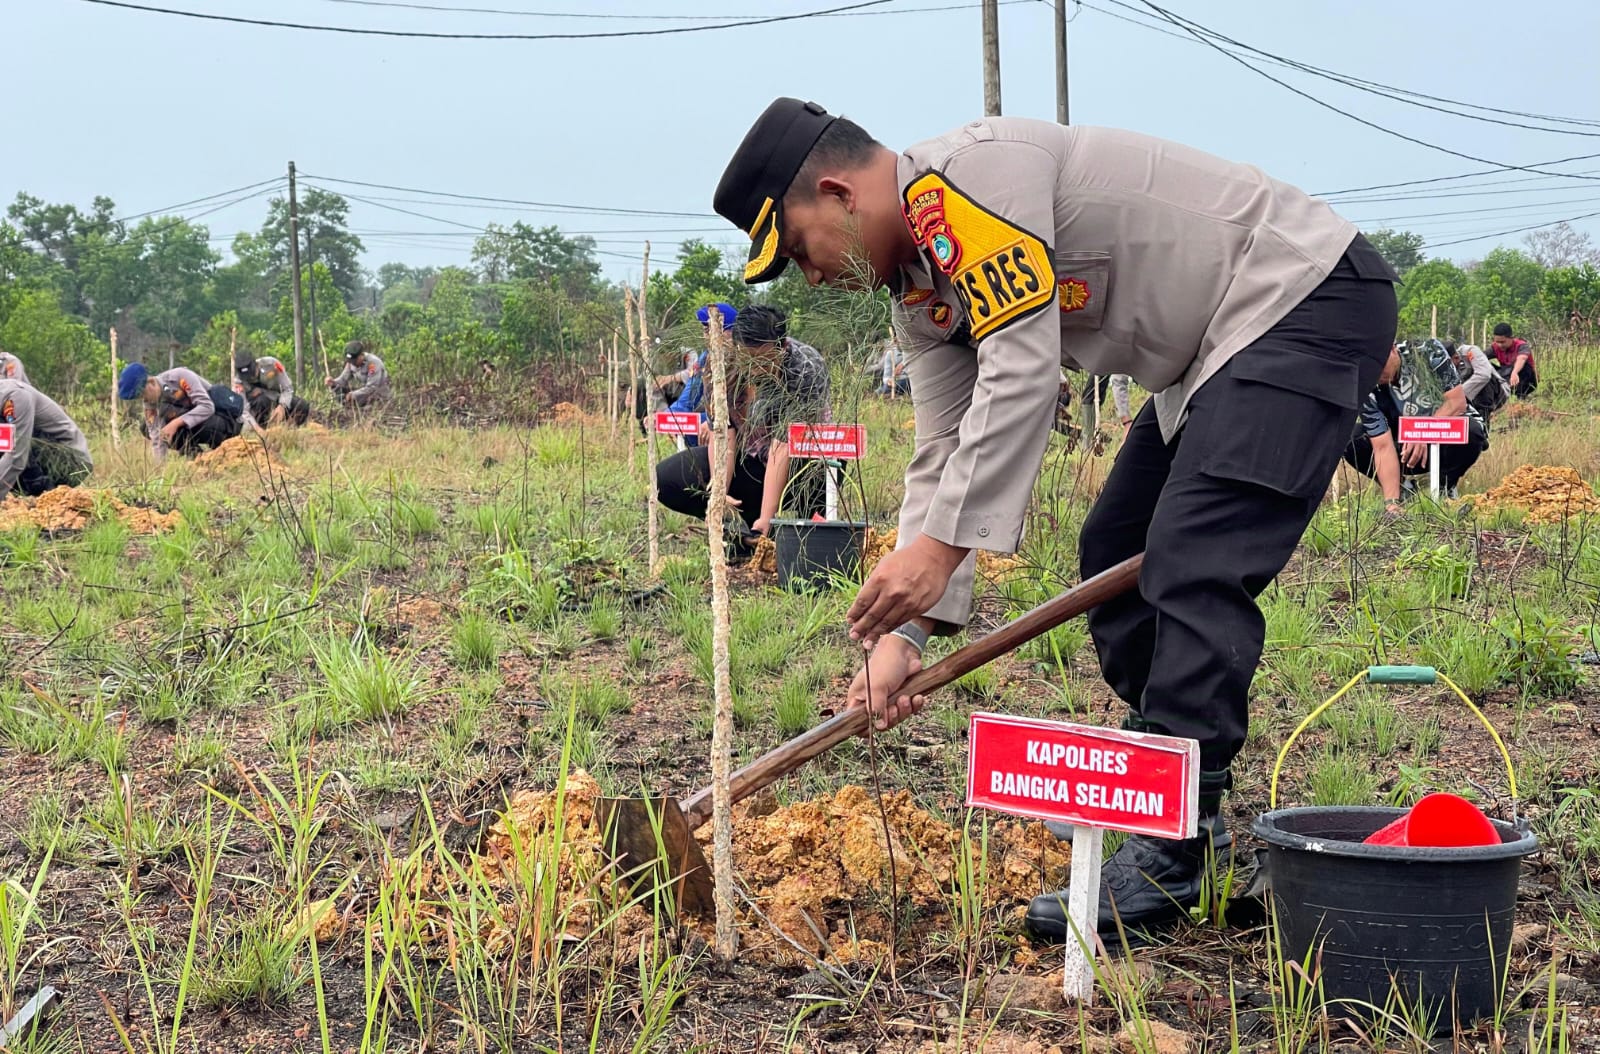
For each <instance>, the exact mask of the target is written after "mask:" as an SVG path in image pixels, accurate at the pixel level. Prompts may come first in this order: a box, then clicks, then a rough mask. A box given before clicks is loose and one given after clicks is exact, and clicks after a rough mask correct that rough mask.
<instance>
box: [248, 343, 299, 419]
mask: <svg viewBox="0 0 1600 1054" xmlns="http://www.w3.org/2000/svg"><path fill="white" fill-rule="evenodd" d="M250 387H251V388H260V389H262V390H263V391H265V392H267V393H268V394H270V395H271V396H272V397H273V398H274V399H275V400H276V401H277V403H278V405H279V406H281V407H283V408H284V409H285V410H287V409H289V407H290V406H292V405H293V404H294V381H293V379H291V378H290V376H289V371H288V370H287V369H285V368H284V365H283V363H281V362H279V361H278V360H277V359H275V358H273V357H272V356H271V355H261V356H258V357H257V358H256V379H255V380H254V381H252V382H251V383H250Z"/></svg>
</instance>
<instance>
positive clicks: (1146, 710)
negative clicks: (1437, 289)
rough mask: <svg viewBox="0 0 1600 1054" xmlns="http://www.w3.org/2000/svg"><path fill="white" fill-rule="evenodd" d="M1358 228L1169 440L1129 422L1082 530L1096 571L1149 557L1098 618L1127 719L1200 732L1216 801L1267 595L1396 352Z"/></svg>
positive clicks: (1391, 313) (1193, 404) (1382, 277)
mask: <svg viewBox="0 0 1600 1054" xmlns="http://www.w3.org/2000/svg"><path fill="white" fill-rule="evenodd" d="M1374 257H1376V253H1375V252H1373V250H1372V249H1371V247H1370V246H1369V245H1367V244H1366V242H1365V239H1363V238H1360V237H1359V236H1358V237H1357V239H1356V242H1355V243H1354V244H1353V245H1352V246H1351V249H1350V251H1349V252H1347V254H1346V256H1345V258H1344V259H1343V260H1341V261H1340V263H1339V265H1338V266H1337V267H1336V268H1335V269H1334V271H1333V273H1332V274H1330V275H1329V276H1328V278H1327V279H1326V280H1325V281H1324V282H1323V283H1322V284H1321V285H1320V286H1318V287H1317V288H1316V289H1315V290H1314V291H1313V292H1312V293H1311V295H1310V296H1308V297H1307V298H1306V299H1305V300H1304V301H1302V302H1301V303H1300V304H1299V305H1298V306H1296V307H1295V308H1294V309H1293V310H1291V311H1290V312H1289V314H1288V315H1287V316H1285V317H1284V318H1283V319H1282V320H1281V321H1280V322H1278V324H1277V325H1275V326H1273V327H1272V328H1271V329H1270V330H1268V331H1267V333H1266V334H1264V335H1263V336H1262V337H1261V338H1260V339H1259V340H1257V341H1255V342H1254V343H1252V344H1250V345H1249V346H1247V347H1246V348H1244V350H1242V351H1240V352H1239V353H1238V354H1237V355H1235V356H1234V357H1233V358H1232V359H1231V360H1230V361H1229V362H1228V363H1227V364H1226V365H1225V366H1223V367H1222V369H1221V370H1219V371H1218V372H1217V374H1216V375H1215V376H1213V377H1212V378H1211V379H1209V380H1208V381H1206V383H1205V384H1204V385H1203V386H1202V387H1201V388H1200V390H1199V391H1197V392H1196V393H1195V394H1194V397H1193V398H1192V399H1191V401H1190V404H1189V416H1188V419H1187V423H1186V424H1185V426H1184V427H1183V429H1182V430H1181V431H1180V432H1179V434H1178V435H1177V436H1176V437H1175V438H1174V439H1173V441H1172V442H1171V443H1167V442H1164V441H1163V440H1162V437H1161V431H1160V429H1159V427H1158V426H1157V423H1156V413H1155V405H1154V402H1153V401H1152V402H1150V403H1147V404H1146V405H1145V406H1144V408H1143V409H1142V410H1141V411H1140V413H1139V415H1138V417H1137V418H1136V419H1135V420H1134V423H1133V426H1132V428H1131V429H1130V431H1129V433H1128V437H1127V441H1126V443H1125V444H1124V446H1123V448H1122V451H1121V453H1120V454H1118V456H1117V460H1116V463H1115V464H1114V465H1113V466H1112V469H1111V472H1110V474H1109V476H1108V477H1107V479H1106V485H1105V488H1104V490H1102V491H1101V494H1100V497H1099V500H1097V501H1096V502H1095V505H1094V508H1093V509H1092V510H1091V511H1090V513H1089V517H1088V519H1087V520H1086V521H1085V523H1084V526H1083V533H1082V536H1081V539H1080V561H1081V570H1082V573H1083V576H1084V577H1085V578H1087V577H1089V576H1090V575H1093V574H1097V573H1099V572H1100V571H1103V570H1105V569H1106V568H1108V567H1110V566H1112V565H1113V564H1115V563H1118V562H1120V561H1121V560H1124V559H1126V558H1128V557H1130V556H1133V555H1134V554H1136V553H1139V552H1141V551H1142V552H1144V554H1145V562H1144V569H1143V571H1142V572H1141V574H1140V576H1139V590H1138V592H1136V593H1126V594H1124V595H1123V596H1121V597H1119V598H1117V599H1116V600H1112V601H1108V602H1107V603H1105V604H1102V605H1101V606H1100V607H1098V608H1096V609H1094V610H1093V611H1091V612H1090V613H1089V632H1090V635H1091V636H1092V637H1093V638H1094V643H1095V650H1096V651H1097V652H1098V654H1099V657H1100V669H1101V672H1102V673H1103V674H1104V676H1105V679H1106V683H1107V684H1109V685H1110V686H1111V688H1112V689H1113V690H1114V691H1115V692H1116V693H1117V695H1119V696H1120V697H1121V698H1122V699H1123V700H1124V701H1125V702H1126V703H1127V704H1128V707H1129V709H1130V711H1131V713H1130V717H1129V726H1130V727H1133V728H1140V729H1146V730H1149V731H1155V732H1162V733H1166V734H1168V735H1174V736H1182V737H1186V738H1190V739H1195V740H1197V741H1199V744H1200V764H1201V768H1202V770H1203V771H1204V773H1205V774H1204V775H1203V776H1202V779H1201V793H1202V802H1203V804H1206V805H1207V806H1208V807H1212V808H1214V807H1215V805H1214V803H1215V801H1216V798H1214V797H1211V795H1217V796H1220V792H1221V791H1222V790H1223V789H1225V788H1226V786H1227V785H1228V776H1227V770H1228V766H1229V764H1230V763H1231V762H1232V760H1233V758H1234V756H1235V755H1236V754H1238V752H1239V750H1240V748H1242V747H1243V746H1244V741H1245V735H1246V731H1247V729H1248V723H1249V691H1250V681H1251V678H1252V677H1253V676H1254V674H1255V670H1256V665H1257V664H1258V663H1259V662H1260V660H1261V649H1262V646H1263V643H1264V639H1265V634H1266V622H1265V620H1264V619H1263V618H1262V615H1261V612H1260V610H1259V609H1258V608H1257V607H1256V603H1255V598H1256V597H1257V596H1259V595H1260V593H1261V591H1262V590H1264V589H1265V588H1266V587H1267V585H1268V584H1269V583H1271V581H1272V580H1273V578H1274V577H1275V576H1276V575H1277V574H1278V572H1279V571H1281V570H1283V567H1284V565H1285V564H1286V563H1288V561H1289V557H1290V555H1291V554H1292V553H1293V552H1294V548H1295V545H1296V544H1297V543H1298V542H1299V540H1300V535H1301V534H1302V533H1303V532H1304V531H1305V528H1306V524H1307V523H1309V522H1310V520H1311V516H1312V514H1313V513H1314V512H1315V511H1316V508H1317V505H1318V503H1319V502H1320V501H1321V500H1322V496H1323V493H1324V492H1325V491H1326V489H1327V486H1328V481H1329V480H1330V479H1331V478H1332V476H1333V470H1334V468H1335V467H1337V465H1338V463H1339V455H1340V452H1341V451H1343V450H1344V447H1345V444H1346V443H1347V442H1348V441H1349V438H1350V428H1351V422H1352V421H1353V420H1354V419H1355V415H1356V407H1357V405H1358V404H1359V402H1360V400H1361V398H1362V396H1364V395H1365V394H1366V393H1367V392H1369V391H1371V390H1372V387H1373V386H1374V385H1375V384H1376V383H1377V381H1378V374H1379V372H1380V371H1381V370H1382V368H1383V365H1384V362H1385V361H1386V360H1387V358H1388V355H1389V347H1390V344H1391V343H1392V342H1393V340H1394V330H1395V324H1396V320H1397V319H1396V311H1395V294H1394V286H1393V285H1392V283H1391V282H1390V281H1389V278H1388V272H1387V271H1386V268H1385V266H1384V265H1383V264H1382V262H1381V260H1379V259H1374Z"/></svg>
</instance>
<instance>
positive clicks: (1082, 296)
mask: <svg viewBox="0 0 1600 1054" xmlns="http://www.w3.org/2000/svg"><path fill="white" fill-rule="evenodd" d="M1056 298H1057V299H1058V300H1059V301H1060V302H1061V311H1062V313H1063V314H1066V313H1069V312H1073V311H1082V310H1083V309H1084V308H1086V307H1088V306H1089V284H1088V283H1087V282H1085V281H1084V280H1083V279H1081V278H1063V279H1062V280H1061V281H1060V282H1057V283H1056Z"/></svg>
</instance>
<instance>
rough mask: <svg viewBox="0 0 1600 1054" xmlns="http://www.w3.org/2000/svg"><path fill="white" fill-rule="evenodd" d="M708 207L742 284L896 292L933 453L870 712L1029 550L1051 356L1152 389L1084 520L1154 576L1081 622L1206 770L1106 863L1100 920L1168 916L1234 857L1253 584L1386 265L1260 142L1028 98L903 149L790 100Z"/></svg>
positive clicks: (869, 615)
mask: <svg viewBox="0 0 1600 1054" xmlns="http://www.w3.org/2000/svg"><path fill="white" fill-rule="evenodd" d="M714 205H715V208H716V210H717V212H719V213H720V214H721V215H723V216H724V217H726V218H727V219H729V220H731V221H732V222H733V223H735V224H737V225H738V226H739V227H741V228H742V229H744V230H745V231H746V232H747V233H748V234H749V235H750V237H751V241H752V245H751V250H750V259H749V263H748V265H747V266H746V268H745V280H746V281H747V282H766V281H770V280H771V279H773V278H775V277H777V275H778V274H779V272H781V271H782V270H783V268H784V266H785V263H786V262H787V261H788V260H793V261H794V262H795V263H797V264H798V265H799V266H800V268H801V270H802V271H804V272H805V276H806V278H807V280H808V281H810V282H811V283H813V284H816V283H819V282H826V283H831V284H843V285H854V286H863V287H872V286H879V287H882V286H887V287H888V289H889V290H890V293H891V294H892V297H893V300H894V305H895V321H896V326H897V329H898V330H899V331H900V334H901V340H902V346H903V347H904V348H905V351H906V358H907V361H908V364H909V365H908V372H909V373H910V375H911V393H912V401H913V403H914V407H915V414H916V425H917V429H916V442H917V448H916V453H915V455H914V456H913V458H912V461H911V464H910V466H909V468H908V469H907V471H906V480H905V488H906V493H905V500H904V502H903V504H902V505H901V509H900V532H899V533H900V548H899V549H898V550H897V551H896V552H894V553H891V554H889V555H888V556H886V557H884V558H883V559H882V560H881V561H879V563H878V564H877V566H876V567H875V568H874V570H873V572H872V574H871V576H870V577H869V578H868V579H867V581H866V582H865V583H864V584H863V586H862V588H861V591H860V593H859V594H858V596H857V599H856V601H855V603H854V604H853V605H852V607H851V609H850V611H849V613H848V617H849V619H850V622H851V634H852V636H853V637H855V638H856V639H858V640H861V641H863V642H864V643H867V644H870V645H872V646H873V647H872V653H871V656H870V658H869V659H868V664H867V665H868V668H867V669H866V670H863V671H862V672H861V674H858V676H857V677H856V681H855V683H854V684H853V685H852V686H851V689H850V702H851V704H852V705H856V706H866V707H869V708H870V710H871V711H872V713H873V715H874V717H875V721H876V724H877V727H879V728H887V727H889V726H890V725H893V724H895V723H897V722H899V721H901V720H903V719H904V718H906V717H907V716H909V715H910V714H912V713H914V712H915V711H916V710H918V709H919V708H920V707H921V706H922V705H924V703H925V702H926V700H925V699H922V698H920V697H918V698H906V697H904V696H902V695H901V694H900V692H899V687H900V685H902V684H904V683H905V681H906V679H907V677H909V676H910V675H911V674H912V673H913V672H914V671H916V670H917V669H919V668H920V652H921V649H922V645H923V642H924V641H925V640H926V638H927V635H928V634H929V633H930V632H939V633H954V632H957V631H958V630H959V628H960V627H961V626H962V625H963V624H965V623H966V621H967V619H968V616H969V615H970V614H971V610H972V576H973V566H974V554H975V551H976V550H978V549H987V550H995V551H999V552H1014V551H1015V550H1016V548H1017V545H1018V543H1019V541H1020V539H1021V533H1022V527H1023V523H1024V519H1025V516H1026V513H1027V509H1028V504H1029V500H1030V498H1031V496H1032V493H1033V487H1034V483H1035V481H1036V480H1037V479H1038V476H1039V470H1040V465H1041V462H1042V459H1043V455H1044V450H1045V447H1046V445H1047V443H1048V440H1049V435H1050V431H1051V424H1052V421H1053V420H1054V417H1055V407H1056V399H1057V395H1058V392H1059V387H1060V369H1061V367H1062V366H1064V365H1065V366H1070V367H1073V368H1076V369H1081V370H1084V371H1087V372H1090V373H1094V374H1112V373H1126V374H1130V375H1131V376H1132V378H1133V380H1135V381H1136V382H1138V383H1139V385H1140V386H1141V387H1143V388H1145V389H1147V390H1148V391H1150V392H1153V393H1155V394H1154V397H1153V398H1152V399H1150V400H1149V401H1148V402H1147V403H1146V405H1145V406H1144V407H1143V408H1142V409H1141V411H1140V413H1139V415H1138V417H1137V418H1136V419H1135V420H1134V422H1133V425H1132V427H1131V429H1130V430H1129V432H1128V435H1127V438H1126V441H1125V444H1124V446H1123V448H1122V451H1121V453H1120V454H1119V455H1118V457H1117V459H1116V462H1115V464H1114V465H1113V467H1112V469H1111V472H1110V474H1109V476H1108V478H1107V480H1106V483H1105V488H1104V489H1103V490H1102V492H1101V494H1100V496H1099V498H1098V499H1097V500H1096V502H1095V506H1094V509H1093V511H1092V512H1091V513H1090V514H1089V518H1088V520H1087V522H1085V524H1084V526H1083V530H1082V533H1081V536H1080V539H1079V546H1080V564H1081V566H1080V571H1081V573H1082V574H1083V576H1084V577H1088V576H1090V575H1093V574H1096V573H1098V572H1100V571H1103V570H1105V569H1107V568H1108V567H1111V566H1112V565H1113V564H1115V563H1117V562H1119V561H1121V560H1123V559H1125V558H1127V557H1131V556H1133V555H1135V554H1137V553H1139V552H1144V553H1145V563H1144V570H1143V573H1142V575H1141V578H1140V583H1139V591H1138V592H1137V593H1135V594H1131V595H1125V596H1123V597H1121V598H1119V599H1116V600H1113V601H1109V602H1107V603H1105V604H1103V605H1101V606H1100V607H1099V608H1097V609H1096V610H1095V611H1093V612H1091V613H1090V616H1089V628H1090V632H1091V634H1092V635H1093V638H1094V642H1095V647H1096V650H1097V652H1098V654H1099V657H1100V665H1101V670H1102V671H1103V673H1104V675H1105V678H1106V680H1107V682H1108V683H1109V684H1110V685H1111V687H1112V688H1113V689H1114V690H1115V691H1116V692H1117V694H1118V695H1119V696H1121V697H1122V699H1123V700H1125V701H1126V702H1127V704H1128V707H1129V709H1130V711H1131V716H1130V718H1129V720H1128V725H1129V727H1132V728H1138V729H1148V730H1150V731H1155V732H1163V733H1166V734H1168V735H1174V736H1183V737H1187V738H1192V739H1195V740H1197V741H1198V742H1199V744H1200V761H1201V768H1202V770H1203V771H1202V773H1201V776H1200V806H1201V814H1202V816H1203V817H1204V819H1203V820H1202V823H1201V833H1200V835H1199V836H1198V837H1196V838H1193V839H1188V840H1180V841H1167V840H1162V839H1155V838H1145V837H1139V836H1135V837H1132V838H1129V839H1128V840H1127V841H1126V842H1124V843H1123V845H1122V846H1121V847H1120V848H1119V849H1118V850H1117V852H1116V853H1115V854H1114V855H1113V856H1112V857H1111V858H1109V859H1108V860H1107V861H1106V862H1105V866H1104V870H1103V872H1102V887H1101V889H1100V890H1099V896H1100V920H1101V927H1102V935H1103V936H1105V937H1106V939H1107V940H1108V941H1109V940H1112V939H1115V934H1116V932H1117V929H1116V927H1117V925H1118V920H1119V919H1120V921H1121V923H1122V924H1123V925H1124V926H1127V927H1129V928H1137V927H1142V926H1148V925H1150V924H1153V923H1155V922H1158V921H1162V920H1166V919H1170V918H1173V917H1181V916H1182V915H1183V914H1184V913H1185V911H1186V909H1187V908H1188V907H1189V906H1191V905H1193V904H1196V903H1198V901H1199V899H1200V891H1201V881H1202V874H1203V872H1204V870H1205V865H1206V857H1207V854H1208V852H1210V851H1212V850H1215V852H1216V854H1217V856H1218V858H1219V860H1220V862H1221V866H1223V867H1225V866H1226V863H1227V858H1228V855H1229V854H1230V853H1231V840H1230V838H1229V835H1228V834H1227V831H1226V828H1225V826H1224V824H1223V820H1222V796H1223V792H1224V791H1225V790H1226V789H1227V788H1228V787H1229V785H1230V769H1229V766H1230V764H1231V763H1232V761H1233V758H1234V756H1235V755H1236V754H1237V753H1238V752H1239V750H1240V748H1241V747H1242V746H1243V745H1244V741H1245V733H1246V727H1247V722H1248V699H1249V690H1250V682H1251V678H1252V676H1253V675H1254V673H1255V669H1256V665H1257V663H1258V661H1259V660H1260V657H1261V649H1262V644H1263V636H1264V621H1263V619H1262V615H1261V612H1260V611H1259V610H1258V609H1257V607H1256V604H1255V598H1256V596H1257V595H1258V594H1259V593H1260V592H1261V591H1262V590H1263V589H1265V588H1266V587H1267V585H1268V583H1270V582H1271V581H1272V579H1273V577H1274V576H1275V575H1277V574H1278V572H1279V571H1281V570H1282V569H1283V566H1284V564H1285V563H1286V562H1287V561H1288V559H1289V556H1290V554H1291V553H1292V552H1293V551H1294V548H1295V545H1296V544H1297V543H1298V541H1299V539H1300V535H1301V533H1302V532H1303V531H1304V530H1305V527H1306V524H1307V523H1308V522H1309V521H1310V519H1311V516H1312V514H1313V513H1314V512H1315V510H1316V508H1317V505H1318V502H1319V501H1320V500H1321V498H1322V495H1323V492H1324V490H1325V489H1326V488H1327V485H1328V481H1329V479H1330V478H1331V477H1332V475H1333V470H1334V468H1335V466H1336V465H1337V464H1338V461H1339V455H1340V452H1341V451H1343V449H1344V447H1345V444H1346V442H1347V441H1348V440H1349V437H1350V422H1351V420H1352V418H1353V417H1354V416H1355V412H1356V408H1357V406H1358V404H1359V403H1360V401H1361V398H1362V397H1363V396H1364V395H1365V394H1366V393H1367V392H1368V391H1370V390H1371V389H1372V387H1373V385H1374V384H1375V383H1376V381H1377V379H1378V374H1379V371H1380V370H1381V369H1382V368H1383V365H1384V361H1385V359H1386V357H1387V355H1388V352H1389V346H1390V343H1391V341H1392V340H1393V337H1394V330H1395V322H1396V313H1395V293H1394V285H1393V283H1394V282H1395V281H1397V276H1396V275H1395V273H1394V271H1393V269H1392V268H1390V267H1389V265H1388V264H1387V263H1385V262H1384V260H1383V258H1382V257H1381V256H1379V255H1378V253H1377V252H1376V251H1375V250H1374V249H1373V248H1372V246H1371V245H1369V244H1368V242H1367V240H1366V239H1365V238H1363V237H1361V236H1360V235H1359V233H1358V232H1357V231H1356V228H1355V225H1354V224H1352V223H1350V222H1349V221H1347V220H1345V219H1343V218H1341V217H1339V216H1338V215H1336V214H1335V213H1334V212H1333V210H1332V209H1330V208H1329V207H1328V206H1327V205H1326V204H1324V203H1323V202H1321V201H1317V200H1315V199H1313V198H1311V197H1309V196H1307V195H1306V194H1305V193H1303V192H1302V191H1300V190H1297V189H1295V188H1294V187H1291V186H1288V185H1287V184H1284V183H1280V182H1277V181H1276V180H1273V179H1271V178H1269V177H1268V176H1266V175H1265V174H1264V173H1262V172H1260V171H1259V170H1257V169H1255V168H1252V167H1250V166H1248V165H1242V164H1236V163H1233V162H1230V161H1224V160H1222V159H1220V158H1216V157H1212V156H1210V155H1207V154H1204V153H1201V152H1199V151H1197V150H1192V149H1189V148H1187V147H1183V146H1180V145H1178V144H1176V143H1170V142H1164V141H1162V140H1159V139H1153V138H1150V137H1148V136H1143V135H1138V134H1135V133H1132V132H1124V131H1117V130H1113V129H1108V128H1090V127H1082V126H1073V127H1065V126H1061V125H1057V124H1051V123H1046V122H1042V121H1032V120H1023V119H1019V118H1006V117H991V118H986V119H984V120H979V121H973V122H971V123H969V124H967V125H964V126H963V127H961V128H959V129H957V130H956V131H954V132H951V133H949V134H948V135H944V136H941V137H939V138H937V139H932V140H929V141H927V142H924V143H920V144H918V145H916V146H913V147H911V148H910V149H909V150H907V151H905V152H904V153H896V152H895V151H893V150H890V149H888V148H886V147H884V146H883V145H881V144H879V143H878V142H876V141H874V140H873V139H872V137H871V136H870V135H868V134H867V133H866V132H865V131H864V130H863V129H861V128H860V127H859V126H857V125H855V124H853V123H851V122H850V121H848V120H845V119H843V118H836V117H834V116H833V115H831V114H829V113H828V112H827V111H825V110H824V109H823V108H822V107H820V106H818V105H816V104H815V103H805V102H801V101H799V100H797V99H780V100H778V101H777V102H775V103H773V104H772V105H771V106H770V107H769V108H768V109H767V111H766V112H765V113H764V114H762V115H761V117H760V118H759V119H758V120H757V121H756V123H755V125H754V127H752V128H751V129H750V131H749V133H748V134H747V135H746V136H745V139H744V141H743V142H742V143H741V144H740V146H739V148H738V150H737V152H736V153H735V154H734V156H733V159H732V160H731V161H730V162H729V164H728V167H727V170H726V171H725V172H724V173H723V176H722V180H721V183H720V184H719V185H718V187H717V190H716V195H715V198H714ZM869 672H870V678H868V676H867V674H868V673H869ZM869 685H870V690H869ZM1065 899H1066V898H1065V894H1064V893H1055V894H1049V895H1047V896H1043V897H1039V898H1036V899H1035V900H1034V902H1033V903H1032V904H1031V905H1030V906H1029V909H1028V916H1027V921H1028V925H1029V927H1030V929H1032V931H1033V932H1034V933H1035V934H1036V935H1038V936H1041V937H1054V938H1056V939H1062V938H1063V937H1065V936H1066V933H1067V928H1066V922H1065V918H1066V909H1065Z"/></svg>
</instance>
